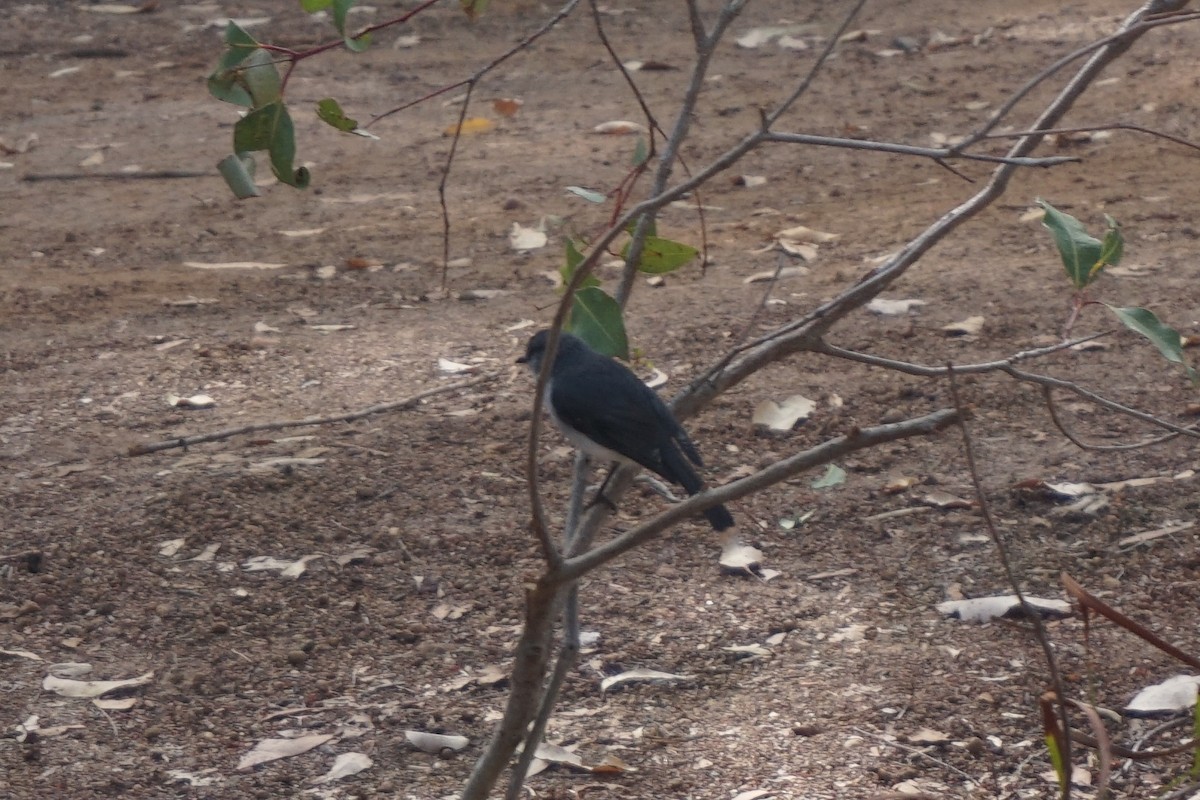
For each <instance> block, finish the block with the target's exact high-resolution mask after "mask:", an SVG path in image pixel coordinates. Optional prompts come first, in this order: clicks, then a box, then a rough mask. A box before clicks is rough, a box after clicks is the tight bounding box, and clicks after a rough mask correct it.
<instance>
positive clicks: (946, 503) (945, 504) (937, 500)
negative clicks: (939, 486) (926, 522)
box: [921, 491, 972, 508]
mask: <svg viewBox="0 0 1200 800" xmlns="http://www.w3.org/2000/svg"><path fill="white" fill-rule="evenodd" d="M921 502H922V503H924V504H925V505H927V506H930V507H932V508H971V506H972V503H971V501H970V500H964V499H963V498H961V497H958V496H957V495H952V494H950V493H949V492H942V491H937V492H930V493H929V494H927V495H925V496H924V497H922V498H921Z"/></svg>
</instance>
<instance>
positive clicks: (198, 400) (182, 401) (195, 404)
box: [167, 394, 217, 408]
mask: <svg viewBox="0 0 1200 800" xmlns="http://www.w3.org/2000/svg"><path fill="white" fill-rule="evenodd" d="M216 404H217V401H216V400H214V399H212V398H211V397H209V396H208V395H206V394H194V395H192V396H191V397H180V396H179V395H177V394H169V395H167V405H169V406H171V407H172V408H212V407H213V406H215V405H216Z"/></svg>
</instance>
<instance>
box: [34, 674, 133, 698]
mask: <svg viewBox="0 0 1200 800" xmlns="http://www.w3.org/2000/svg"><path fill="white" fill-rule="evenodd" d="M153 679H154V673H153V672H147V673H145V674H144V675H139V676H138V677H136V678H127V679H126V680H121V681H76V680H71V679H69V678H60V677H58V676H57V675H47V676H46V677H45V678H44V679H43V680H42V688H43V689H45V690H47V691H50V692H54V693H55V694H59V695H62V696H63V697H85V698H92V697H102V696H104V695H106V694H108V693H109V692H115V691H118V690H120V689H131V688H133V687H136V686H145V685H146V684H148V683H150V681H152V680H153Z"/></svg>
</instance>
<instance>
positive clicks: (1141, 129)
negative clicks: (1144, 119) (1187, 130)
mask: <svg viewBox="0 0 1200 800" xmlns="http://www.w3.org/2000/svg"><path fill="white" fill-rule="evenodd" d="M1094 131H1136V132H1137V133H1145V134H1149V135H1150V136H1156V137H1158V138H1159V139H1166V140H1167V141H1168V142H1174V143H1175V144H1181V145H1183V146H1184V147H1190V148H1192V149H1193V150H1200V144H1197V143H1196V142H1193V141H1191V140H1190V139H1184V138H1183V137H1182V136H1175V135H1173V134H1170V133H1167V132H1165V131H1159V130H1155V129H1154V128H1147V127H1145V126H1143V125H1134V124H1133V123H1131V122H1113V123H1109V124H1108V125H1081V126H1079V127H1074V128H1047V129H1045V130H1040V131H1017V132H1015V133H989V134H988V135H987V136H983V137H980V138H982V139H1019V138H1021V137H1022V136H1032V135H1033V134H1035V133H1040V134H1042V135H1043V136H1052V135H1054V134H1060V133H1092V132H1094Z"/></svg>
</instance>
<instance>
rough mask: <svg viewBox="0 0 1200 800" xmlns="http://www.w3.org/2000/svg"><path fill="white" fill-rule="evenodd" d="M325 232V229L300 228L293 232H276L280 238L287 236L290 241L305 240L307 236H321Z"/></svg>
mask: <svg viewBox="0 0 1200 800" xmlns="http://www.w3.org/2000/svg"><path fill="white" fill-rule="evenodd" d="M324 232H325V229H324V228H300V229H298V230H291V231H276V233H278V234H279V235H280V236H286V237H288V238H289V239H303V238H305V237H307V236H319V235H321V234H322V233H324Z"/></svg>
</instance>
